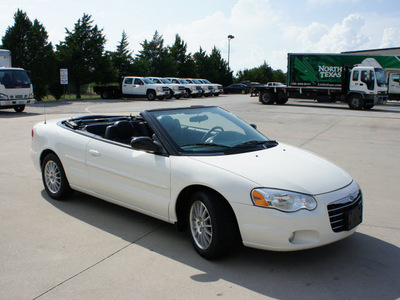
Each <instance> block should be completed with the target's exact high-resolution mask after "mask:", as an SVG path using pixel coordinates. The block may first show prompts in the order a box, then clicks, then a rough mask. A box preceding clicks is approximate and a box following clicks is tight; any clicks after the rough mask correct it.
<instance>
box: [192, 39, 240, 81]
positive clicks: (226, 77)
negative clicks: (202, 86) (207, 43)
mask: <svg viewBox="0 0 400 300" xmlns="http://www.w3.org/2000/svg"><path fill="white" fill-rule="evenodd" d="M193 58H194V61H195V64H196V76H197V77H199V78H206V79H208V80H210V81H212V82H217V83H220V84H222V85H229V84H231V83H232V81H233V78H232V71H230V70H229V68H228V64H227V62H226V61H225V60H224V59H223V58H222V56H221V51H220V50H218V49H217V48H216V47H215V46H214V48H213V49H212V50H211V54H210V55H207V54H206V52H205V51H203V49H202V48H201V47H200V49H199V51H198V52H196V53H195V54H193Z"/></svg>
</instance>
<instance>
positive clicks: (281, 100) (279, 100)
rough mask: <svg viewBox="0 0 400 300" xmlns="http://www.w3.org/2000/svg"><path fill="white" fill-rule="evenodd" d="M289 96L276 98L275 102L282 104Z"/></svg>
mask: <svg viewBox="0 0 400 300" xmlns="http://www.w3.org/2000/svg"><path fill="white" fill-rule="evenodd" d="M288 100H289V98H278V99H276V104H279V105H283V104H285V103H286V102H288Z"/></svg>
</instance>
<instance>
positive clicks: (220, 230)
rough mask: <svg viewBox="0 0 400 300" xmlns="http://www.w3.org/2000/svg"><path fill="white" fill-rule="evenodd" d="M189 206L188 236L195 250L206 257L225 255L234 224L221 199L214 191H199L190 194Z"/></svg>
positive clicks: (231, 239)
mask: <svg viewBox="0 0 400 300" xmlns="http://www.w3.org/2000/svg"><path fill="white" fill-rule="evenodd" d="M189 207H190V209H189V229H190V238H191V241H192V244H193V246H194V248H195V249H196V251H197V252H198V253H199V254H200V255H201V256H203V257H204V258H206V259H214V258H218V257H221V256H223V255H225V254H226V253H227V252H228V250H229V244H230V243H231V242H232V241H233V237H234V229H233V228H235V226H233V225H232V217H231V216H230V213H229V212H228V210H227V209H226V207H225V206H224V204H223V199H221V197H219V196H218V195H217V194H215V193H212V192H209V191H199V192H196V193H195V194H194V195H193V196H192V198H191V202H190V206H189Z"/></svg>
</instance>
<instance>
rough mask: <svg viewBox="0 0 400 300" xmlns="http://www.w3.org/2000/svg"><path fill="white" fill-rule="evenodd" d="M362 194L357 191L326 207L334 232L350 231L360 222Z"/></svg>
mask: <svg viewBox="0 0 400 300" xmlns="http://www.w3.org/2000/svg"><path fill="white" fill-rule="evenodd" d="M362 204H363V203H362V194H361V191H357V192H355V193H353V194H351V195H349V196H347V197H345V198H342V199H339V200H336V201H335V202H332V203H330V204H329V205H328V213H329V220H330V222H331V227H332V230H333V231H334V232H342V231H346V230H350V229H352V228H354V227H355V226H357V225H358V224H360V223H361V222H362Z"/></svg>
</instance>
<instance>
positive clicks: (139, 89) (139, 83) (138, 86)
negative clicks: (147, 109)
mask: <svg viewBox="0 0 400 300" xmlns="http://www.w3.org/2000/svg"><path fill="white" fill-rule="evenodd" d="M133 89H134V92H135V95H140V96H145V95H146V86H145V84H144V82H143V80H141V79H140V78H135V80H134V81H133Z"/></svg>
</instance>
